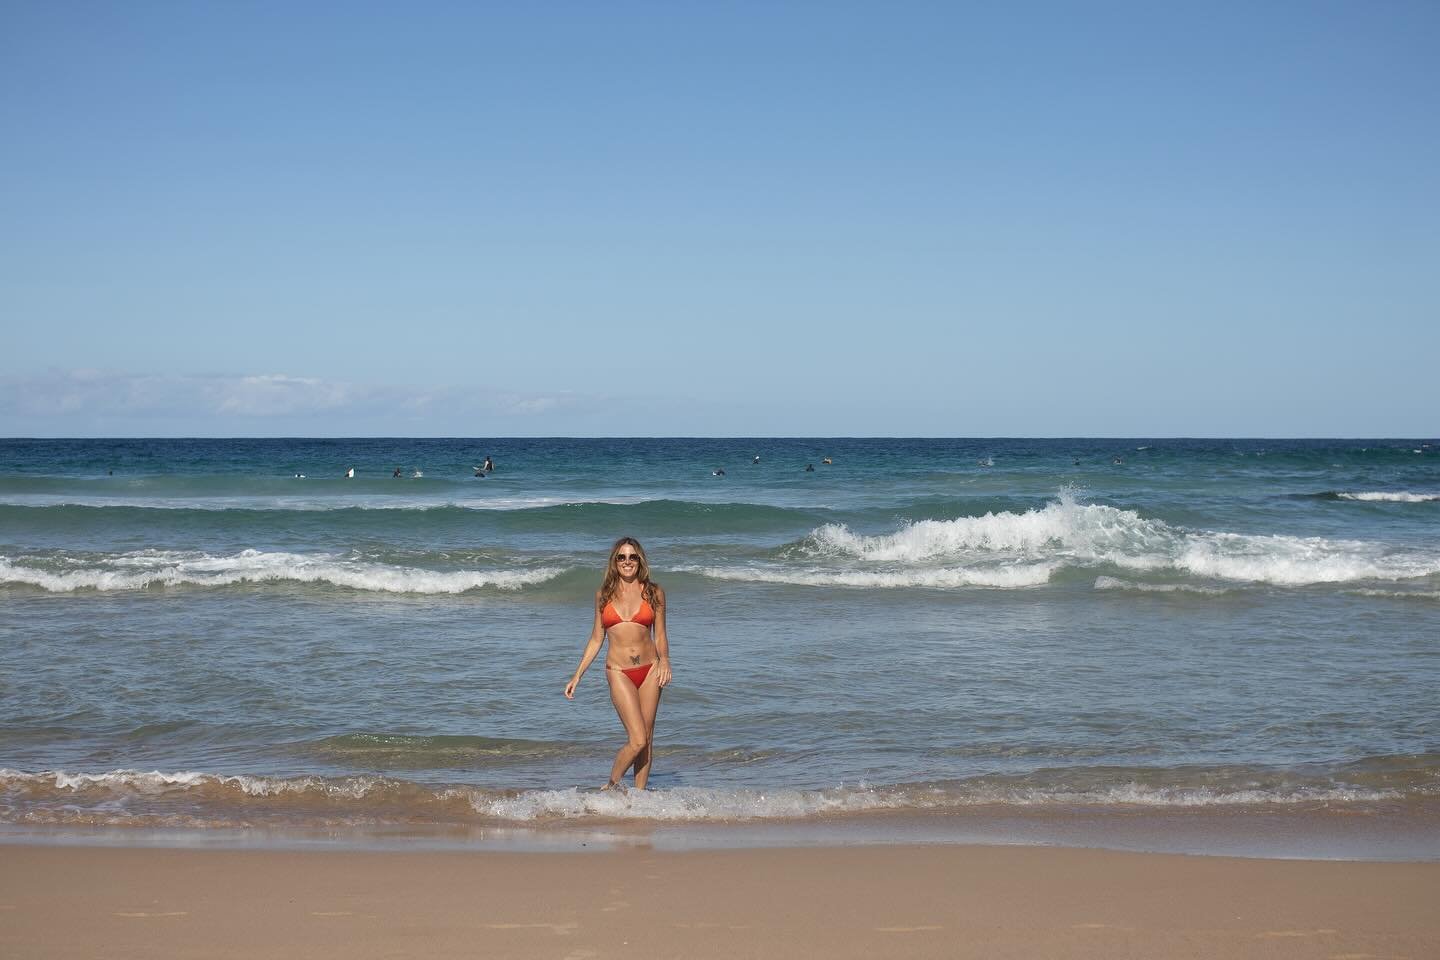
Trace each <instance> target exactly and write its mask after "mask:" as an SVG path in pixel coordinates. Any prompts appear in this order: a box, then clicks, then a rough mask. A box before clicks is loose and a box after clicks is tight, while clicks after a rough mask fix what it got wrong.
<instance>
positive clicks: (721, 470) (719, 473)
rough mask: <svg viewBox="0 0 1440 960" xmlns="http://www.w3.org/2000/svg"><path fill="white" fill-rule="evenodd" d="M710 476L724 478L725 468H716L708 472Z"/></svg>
mask: <svg viewBox="0 0 1440 960" xmlns="http://www.w3.org/2000/svg"><path fill="white" fill-rule="evenodd" d="M710 476H712V477H723V476H725V468H724V467H716V468H715V469H714V470H711V471H710Z"/></svg>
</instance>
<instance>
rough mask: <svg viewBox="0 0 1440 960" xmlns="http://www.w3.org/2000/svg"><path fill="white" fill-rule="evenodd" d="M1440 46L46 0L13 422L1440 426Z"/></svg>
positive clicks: (1, 430)
mask: <svg viewBox="0 0 1440 960" xmlns="http://www.w3.org/2000/svg"><path fill="white" fill-rule="evenodd" d="M522 8H523V9H522ZM1437 49H1440V5H1436V4H1434V3H1430V2H1416V3H1405V2H1382V3H1360V2H1350V3H1325V2H1303V3H1299V2H1297V3H1288V2H1267V3H1261V4H1254V3H1244V4H1241V3H1235V4H1227V3H1220V4H1214V3H1207V4H1163V3H1162V4H1156V3H1106V2H1096V3H1080V2H1074V3H1054V4H1050V3H1045V4H1039V3H1030V4H1027V3H1018V4H978V3H977V4H965V3H935V4H911V3H887V4H880V3H873V4H847V3H835V2H827V3H818V2H817V3H734V4H701V3H683V2H678V3H677V2H670V3H659V2H657V3H614V4H593V3H574V4H567V3H560V4H543V3H542V4H533V5H521V4H498V3H497V4H483V3H453V4H452V3H418V4H412V5H403V6H402V5H400V4H366V3H333V4H331V3H319V2H316V3H303V4H295V3H264V2H258V3H204V2H185V3H180V2H174V3H162V2H153V3H139V4H122V3H73V2H63V3H53V2H16V0H5V2H3V3H0V323H3V339H0V343H3V347H0V435H10V436H15V435H53V436H77V435H79V436H86V435H96V436H106V435H125V436H137V435H138V436H145V435H205V436H211V435H214V436H230V435H282V436H283V435H332V434H333V435H420V436H454V435H459V436H523V435H577V436H589V435H601V436H604V435H744V436H752V435H892V436H894V435H925V436H1000V435H1014V436H1073V435H1089V436H1171V435H1188V436H1197V435H1198V436H1412V435H1415V436H1419V435H1433V434H1434V432H1435V430H1436V426H1435V423H1436V421H1435V416H1436V411H1437V410H1440V388H1437V383H1440V376H1437V374H1436V370H1437V369H1440V363H1437V357H1440V332H1437V331H1440V322H1437V321H1440V316H1437V314H1440V310H1437V307H1440V108H1437V105H1440V59H1437V58H1436V57H1435V50H1437Z"/></svg>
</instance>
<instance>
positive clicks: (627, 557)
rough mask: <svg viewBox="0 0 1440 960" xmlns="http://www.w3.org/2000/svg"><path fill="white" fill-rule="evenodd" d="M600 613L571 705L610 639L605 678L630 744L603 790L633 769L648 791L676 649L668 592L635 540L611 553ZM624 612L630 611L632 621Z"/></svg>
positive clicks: (625, 540)
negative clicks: (669, 629)
mask: <svg viewBox="0 0 1440 960" xmlns="http://www.w3.org/2000/svg"><path fill="white" fill-rule="evenodd" d="M594 608H595V621H594V625H593V626H592V627H591V628H590V639H589V640H587V641H586V642H585V652H584V653H583V654H582V655H581V656H580V666H579V667H577V668H576V669H575V675H574V676H573V677H571V678H570V682H569V683H567V684H565V699H567V700H574V699H575V688H576V686H578V685H579V683H580V678H581V677H582V676H584V675H585V670H586V668H587V667H589V666H590V664H591V663H592V662H594V660H595V658H596V656H598V655H599V653H600V646H601V644H602V643H604V641H605V638H606V637H609V638H610V650H609V653H607V654H606V656H605V677H606V679H607V680H608V681H609V683H610V702H611V703H612V704H614V705H615V713H616V714H617V715H618V716H619V717H620V723H621V724H622V725H623V726H624V727H625V735H626V741H625V745H624V746H623V747H621V748H620V751H619V752H618V753H616V754H615V762H614V763H613V764H612V765H611V767H610V779H609V780H608V781H606V783H605V786H603V787H601V789H602V790H609V789H612V788H613V787H615V786H617V785H619V783H620V778H621V777H623V776H625V773H626V771H628V770H630V769H632V768H633V769H634V771H635V787H636V789H639V790H644V789H645V784H646V783H647V782H648V781H649V779H650V761H651V748H652V746H653V744H654V742H655V714H656V713H658V712H659V710H660V690H661V688H662V687H664V686H665V685H666V684H668V683H669V682H670V643H669V641H668V640H667V639H666V637H665V591H664V590H661V589H660V584H658V583H655V582H654V581H652V580H651V579H650V564H649V563H648V562H647V561H646V559H645V550H644V549H643V548H642V547H641V546H640V544H639V542H638V541H636V540H635V539H634V538H633V537H621V538H620V539H619V540H616V541H615V545H614V546H613V547H611V548H610V562H609V564H608V565H607V566H606V568H605V578H604V579H603V580H601V582H600V589H599V590H596V591H595V603H594ZM622 609H623V610H627V611H630V612H629V614H628V616H627V615H625V614H622V613H621V612H620V611H621V610H622Z"/></svg>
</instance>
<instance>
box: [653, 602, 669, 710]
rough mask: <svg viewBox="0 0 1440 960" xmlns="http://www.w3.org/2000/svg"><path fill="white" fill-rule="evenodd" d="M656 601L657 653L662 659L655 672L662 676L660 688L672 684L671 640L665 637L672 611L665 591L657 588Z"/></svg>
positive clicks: (658, 662)
mask: <svg viewBox="0 0 1440 960" xmlns="http://www.w3.org/2000/svg"><path fill="white" fill-rule="evenodd" d="M655 599H657V600H659V601H660V603H659V605H658V606H656V608H655V652H656V653H657V654H658V655H659V657H660V659H659V660H658V661H657V663H656V665H655V672H656V673H658V674H659V675H660V686H662V687H663V686H665V685H666V684H667V683H669V682H670V638H669V637H667V636H666V635H665V615H666V613H668V612H669V610H670V604H669V602H667V601H666V599H665V591H664V590H662V589H661V588H660V587H658V586H657V587H656V588H655Z"/></svg>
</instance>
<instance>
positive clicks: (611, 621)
mask: <svg viewBox="0 0 1440 960" xmlns="http://www.w3.org/2000/svg"><path fill="white" fill-rule="evenodd" d="M600 623H601V624H602V625H603V626H604V627H605V629H606V630H609V629H610V628H611V627H613V626H615V624H617V623H638V624H640V626H642V627H648V626H651V625H652V624H654V623H655V608H653V607H651V606H650V601H648V600H646V599H645V598H644V597H641V598H640V609H639V610H636V611H635V616H633V617H631V618H630V619H629V620H626V619H625V618H624V617H622V616H620V614H619V612H618V611H617V610H616V609H615V601H613V600H612V601H610V602H609V603H607V604H605V607H604V609H602V610H601V611H600Z"/></svg>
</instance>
